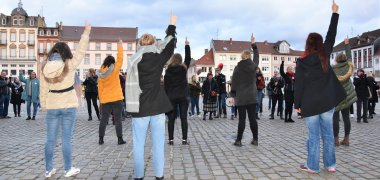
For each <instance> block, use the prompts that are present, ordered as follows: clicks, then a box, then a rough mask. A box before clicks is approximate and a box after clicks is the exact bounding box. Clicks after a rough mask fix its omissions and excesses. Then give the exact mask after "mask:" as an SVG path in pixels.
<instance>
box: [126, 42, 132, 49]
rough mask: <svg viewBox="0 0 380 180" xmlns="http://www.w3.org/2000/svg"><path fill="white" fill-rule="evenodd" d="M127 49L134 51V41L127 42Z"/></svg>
mask: <svg viewBox="0 0 380 180" xmlns="http://www.w3.org/2000/svg"><path fill="white" fill-rule="evenodd" d="M127 50H128V51H132V50H133V46H132V43H128V44H127Z"/></svg>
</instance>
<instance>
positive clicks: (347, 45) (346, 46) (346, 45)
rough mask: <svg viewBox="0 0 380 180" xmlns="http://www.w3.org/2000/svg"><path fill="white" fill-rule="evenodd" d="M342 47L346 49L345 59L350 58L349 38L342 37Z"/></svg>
mask: <svg viewBox="0 0 380 180" xmlns="http://www.w3.org/2000/svg"><path fill="white" fill-rule="evenodd" d="M344 49H345V51H346V57H347V60H350V61H351V60H352V56H351V46H350V39H348V38H346V39H344Z"/></svg>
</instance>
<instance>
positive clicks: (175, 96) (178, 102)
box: [164, 38, 191, 145]
mask: <svg viewBox="0 0 380 180" xmlns="http://www.w3.org/2000/svg"><path fill="white" fill-rule="evenodd" d="M190 61H191V54H190V46H189V41H187V38H186V41H185V62H184V63H182V56H181V54H174V55H173V56H172V57H171V61H170V64H169V65H168V67H167V69H166V72H165V76H164V87H165V91H166V94H167V95H168V97H169V99H170V102H171V103H172V106H173V107H177V106H179V114H180V118H181V127H182V144H183V145H187V144H188V142H187V128H188V127H187V109H188V107H189V102H188V100H187V96H188V95H189V86H188V84H187V69H188V68H189V66H190ZM176 117H177V111H176V110H172V111H170V112H169V113H168V118H169V122H168V132H169V145H173V140H174V121H175V119H176Z"/></svg>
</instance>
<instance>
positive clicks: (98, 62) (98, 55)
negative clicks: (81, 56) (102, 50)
mask: <svg viewBox="0 0 380 180" xmlns="http://www.w3.org/2000/svg"><path fill="white" fill-rule="evenodd" d="M95 64H96V65H100V54H96V55H95Z"/></svg>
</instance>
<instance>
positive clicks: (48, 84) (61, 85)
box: [40, 22, 91, 177]
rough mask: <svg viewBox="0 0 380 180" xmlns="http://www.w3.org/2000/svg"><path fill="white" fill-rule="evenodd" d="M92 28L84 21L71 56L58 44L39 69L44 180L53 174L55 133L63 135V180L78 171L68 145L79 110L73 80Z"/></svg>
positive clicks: (65, 48) (66, 46)
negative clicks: (42, 112)
mask: <svg viewBox="0 0 380 180" xmlns="http://www.w3.org/2000/svg"><path fill="white" fill-rule="evenodd" d="M90 31H91V26H90V25H89V24H88V23H87V22H86V25H85V27H84V32H83V34H82V37H81V39H80V41H79V46H78V48H77V49H76V50H75V54H74V55H72V54H71V51H70V47H69V46H68V45H67V44H66V43H64V42H58V43H56V44H55V45H54V47H53V48H52V49H51V50H50V52H49V53H48V55H47V59H45V60H44V61H43V62H42V67H41V94H40V97H41V107H42V109H43V110H44V111H45V110H47V114H46V117H45V121H46V126H47V127H46V130H47V133H46V134H47V140H46V144H45V162H46V172H45V177H51V176H52V175H53V174H55V172H56V169H54V168H53V156H54V149H55V145H56V143H57V134H58V130H59V129H61V130H60V131H61V133H62V153H63V161H64V170H65V175H64V176H65V177H71V176H75V175H76V174H78V173H79V172H80V169H79V168H75V167H73V166H72V163H71V153H72V150H71V143H72V136H73V130H74V127H75V122H76V114H77V108H78V107H79V103H78V98H77V94H76V92H75V90H74V79H75V78H74V77H75V72H76V69H77V67H78V66H79V64H80V63H81V62H82V60H83V57H84V54H85V53H86V50H87V47H88V42H89V34H90Z"/></svg>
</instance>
